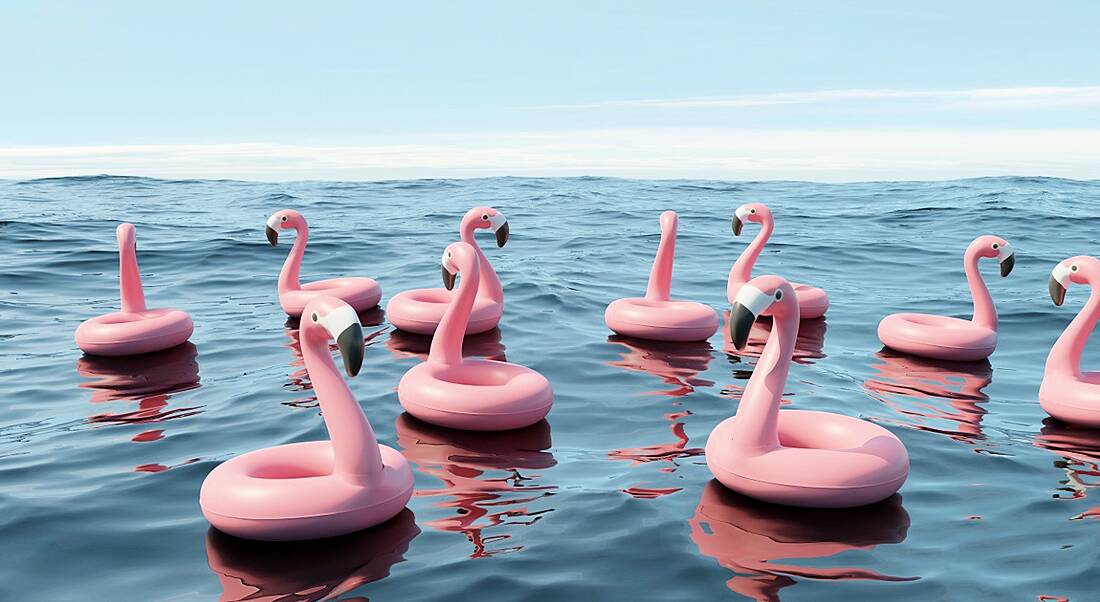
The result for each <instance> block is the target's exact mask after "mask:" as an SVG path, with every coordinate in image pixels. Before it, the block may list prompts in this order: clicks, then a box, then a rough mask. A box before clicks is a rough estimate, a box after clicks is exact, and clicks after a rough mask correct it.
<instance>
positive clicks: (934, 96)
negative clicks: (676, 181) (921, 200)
mask: <svg viewBox="0 0 1100 602" xmlns="http://www.w3.org/2000/svg"><path fill="white" fill-rule="evenodd" d="M398 4H399V3H380V2H379V3H374V2H308V3H307V2H297V3H284V2H270V1H268V2H245V1H239V2H175V3H163V2H147V1H145V2H110V1H106V2H103V3H90V2H78V1H69V2H59V1H37V2H36V1H31V0H28V1H25V2H6V3H2V4H0V65H2V66H3V67H2V72H0V75H2V80H0V81H3V88H2V89H3V92H4V93H3V94H0V114H3V115H5V116H6V118H5V119H4V120H3V121H2V122H0V123H2V127H0V177H33V176H40V175H64V174H74V173H99V172H110V173H130V174H138V175H160V176H166V177H181V176H182V177H241V178H253V179H273V180H279V179H302V178H321V179H328V178H333V179H373V178H390V177H463V176H481V175H500V174H509V175H578V174H603V175H620V176H629V177H716V178H733V179H773V178H784V179H786V178H794V179H813V180H861V179H882V178H889V179H895V178H897V179H909V178H913V179H936V178H950V177H963V176H970V175H997V174H1005V173H1022V174H1028V175H1059V176H1068V177H1080V178H1098V177H1100V35H1098V33H1097V24H1098V23H1100V2H1094V1H1091V0H1090V1H1063V2H1058V3H1034V2H1012V1H1007V2H1006V1H1001V2H920V3H915V2H911V3H904V4H903V3H900V2H885V1H878V2H863V1H859V2H832V3H830V2H823V1H820V0H818V1H788V2H783V3H765V2H732V1H731V2H693V3H676V4H674V3H667V2H626V1H623V2H591V1H588V2H560V3H534V2H476V3H475V2H469V3H457V2H422V3H400V4H401V6H398Z"/></svg>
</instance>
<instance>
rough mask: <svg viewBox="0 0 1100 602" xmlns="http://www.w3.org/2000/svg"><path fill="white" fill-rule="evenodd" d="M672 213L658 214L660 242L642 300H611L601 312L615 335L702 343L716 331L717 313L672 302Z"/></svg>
mask: <svg viewBox="0 0 1100 602" xmlns="http://www.w3.org/2000/svg"><path fill="white" fill-rule="evenodd" d="M677 222H678V218H677V216H676V212H675V211H665V212H664V213H662V214H661V242H660V244H659V245H658V246H657V257H656V258H655V259H654V260H653V269H652V270H651V271H650V274H649V286H648V287H647V289H646V294H645V297H628V298H626V299H619V300H617V301H613V302H612V303H611V304H610V305H608V306H607V310H606V311H605V312H604V316H603V317H604V322H605V323H607V327H608V328H610V329H611V330H613V331H615V332H616V333H618V334H621V335H623V336H628V337H635V338H639V339H649V340H652V341H673V342H687V341H703V340H706V339H708V338H710V336H711V335H713V334H714V333H715V332H717V330H718V313H717V312H715V311H714V309H713V308H711V307H709V306H707V305H703V304H702V303H696V302H695V301H673V300H671V299H670V296H669V294H670V289H671V287H672V264H673V261H674V260H675V257H676V225H677Z"/></svg>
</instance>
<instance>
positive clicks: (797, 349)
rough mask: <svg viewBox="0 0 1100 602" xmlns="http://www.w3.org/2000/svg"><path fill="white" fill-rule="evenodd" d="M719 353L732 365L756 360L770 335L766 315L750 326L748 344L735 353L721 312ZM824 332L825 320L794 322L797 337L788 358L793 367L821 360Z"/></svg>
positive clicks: (727, 318) (726, 313)
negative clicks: (720, 344) (747, 360)
mask: <svg viewBox="0 0 1100 602" xmlns="http://www.w3.org/2000/svg"><path fill="white" fill-rule="evenodd" d="M721 330H722V350H723V351H724V352H725V353H726V356H727V357H728V358H729V359H730V362H731V363H733V364H738V363H740V362H741V359H742V358H745V357H756V358H758V357H760V354H761V353H763V352H764V345H765V344H767V342H768V335H770V334H771V332H772V321H771V318H770V317H768V316H764V317H762V318H760V319H758V320H756V322H754V323H753V325H752V331H750V332H749V341H748V343H746V344H745V348H744V349H742V350H738V349H737V348H736V347H734V346H733V339H731V338H730V312H729V310H726V311H724V312H722V328H721ZM826 330H828V325H827V324H826V323H825V318H817V319H814V320H802V321H801V322H799V323H798V337H797V338H796V339H795V343H794V353H793V354H792V356H791V360H792V361H793V362H795V363H796V364H802V365H810V364H813V363H814V362H816V361H817V360H820V359H824V358H825V352H824V348H825V331H826Z"/></svg>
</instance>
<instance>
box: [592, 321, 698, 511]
mask: <svg viewBox="0 0 1100 602" xmlns="http://www.w3.org/2000/svg"><path fill="white" fill-rule="evenodd" d="M607 341H608V342H609V343H614V344H616V345H621V346H622V347H625V348H626V353H624V354H623V355H622V359H621V360H619V361H615V362H608V365H610V366H615V367H617V368H623V369H625V370H628V371H631V372H643V373H645V374H650V375H653V376H656V377H657V378H659V379H660V380H661V382H663V383H664V384H666V385H670V386H671V387H672V388H671V389H667V390H661V391H650V392H649V393H650V394H653V395H666V396H669V397H683V396H686V395H688V394H690V393H692V392H693V391H695V388H696V387H712V386H714V382H713V381H710V380H706V379H702V378H699V377H698V375H699V373H700V372H703V371H705V370H706V369H707V365H708V364H710V360H711V358H712V357H713V355H712V353H713V351H714V349H713V348H712V347H711V346H710V343H707V342H706V341H701V342H694V343H668V342H661V341H645V340H641V339H632V338H629V337H622V336H618V335H616V336H611V337H608V339H607ZM673 405H675V406H678V405H680V402H678V401H676V402H673ZM688 416H691V411H690V410H679V411H675V412H669V413H666V414H665V415H664V418H665V421H667V423H668V428H669V431H671V433H672V436H673V437H674V441H671V442H668V443H658V444H654V445H644V446H641V447H629V448H623V449H615V450H612V451H611V452H609V453H608V456H609V457H611V458H612V459H615V460H628V461H631V462H634V463H646V462H669V463H670V464H671V466H669V467H667V469H664V470H663V471H664V472H675V471H676V469H677V468H678V467H679V464H677V463H676V461H677V460H679V459H681V458H690V457H694V456H701V455H703V449H702V448H701V447H688V442H689V439H688V436H687V434H686V432H685V431H684V423H683V422H682V421H681V420H682V419H683V418H686V417H688ZM638 490H646V489H645V488H640V487H631V488H629V489H625V490H623V491H624V493H627V494H628V495H633V496H634V497H640V498H644V499H653V498H655V497H659V496H657V495H641V496H639V495H635V493H634V492H636V491H638ZM646 491H662V490H657V489H650V490H646ZM669 493H672V492H669Z"/></svg>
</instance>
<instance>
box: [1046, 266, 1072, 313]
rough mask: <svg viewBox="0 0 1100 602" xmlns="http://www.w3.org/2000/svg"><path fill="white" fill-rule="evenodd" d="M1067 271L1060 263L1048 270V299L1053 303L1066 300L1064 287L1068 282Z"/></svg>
mask: <svg viewBox="0 0 1100 602" xmlns="http://www.w3.org/2000/svg"><path fill="white" fill-rule="evenodd" d="M1069 273H1070V270H1069V268H1068V267H1066V266H1065V265H1063V264H1060V263H1059V264H1058V265H1056V266H1054V269H1053V270H1051V271H1050V281H1048V282H1047V291H1049V292H1050V300H1051V301H1054V304H1055V305H1061V304H1062V303H1063V302H1065V300H1066V287H1068V286H1069V283H1070V280H1069Z"/></svg>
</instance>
